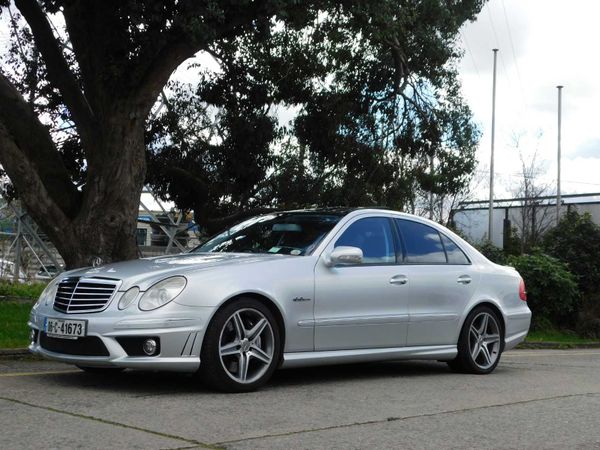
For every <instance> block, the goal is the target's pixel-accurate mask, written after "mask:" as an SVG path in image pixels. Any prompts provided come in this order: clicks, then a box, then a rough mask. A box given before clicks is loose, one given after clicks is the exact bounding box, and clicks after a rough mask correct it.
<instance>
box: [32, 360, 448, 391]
mask: <svg viewBox="0 0 600 450" xmlns="http://www.w3.org/2000/svg"><path fill="white" fill-rule="evenodd" d="M67 367H70V366H66V367H65V368H67ZM452 374H453V373H452V372H451V371H450V370H449V368H448V366H447V365H446V364H445V363H441V362H435V361H398V362H380V363H361V364H344V365H336V366H320V367H306V368H295V369H282V370H278V371H277V372H275V374H274V376H273V378H272V379H271V380H270V381H269V383H268V384H267V385H266V386H265V387H264V388H263V389H268V390H273V389H275V390H279V389H288V388H296V387H303V386H308V385H314V384H319V385H323V384H328V383H339V382H345V381H371V380H377V379H385V378H388V379H398V378H400V379H407V378H412V377H422V376H450V375H452ZM40 382H43V383H48V384H53V385H55V386H57V387H58V386H60V387H66V388H74V387H76V388H82V389H91V390H96V391H111V392H123V393H127V394H130V395H133V396H134V397H136V396H137V397H144V396H154V395H177V394H189V393H192V392H194V393H214V391H212V390H211V389H210V388H208V387H207V386H205V385H204V384H203V383H202V381H201V380H200V379H199V377H197V376H195V375H191V374H181V373H172V372H145V371H133V370H127V371H124V372H120V373H111V374H95V373H86V372H83V371H76V372H69V373H56V374H52V375H48V376H45V377H44V378H43V381H40Z"/></svg>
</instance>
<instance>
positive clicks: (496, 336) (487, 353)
mask: <svg viewBox="0 0 600 450" xmlns="http://www.w3.org/2000/svg"><path fill="white" fill-rule="evenodd" d="M469 351H470V353H471V358H472V359H473V362H474V363H475V364H476V365H477V367H479V368H480V369H482V370H486V369H488V368H490V367H492V366H493V365H494V363H495V362H496V360H497V359H498V357H499V355H500V327H499V326H498V321H497V320H496V318H495V317H494V316H493V315H492V314H490V313H488V312H481V313H479V314H477V315H476V316H475V318H474V319H473V321H472V322H471V327H470V328H469Z"/></svg>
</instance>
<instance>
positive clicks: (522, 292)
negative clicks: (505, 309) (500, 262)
mask: <svg viewBox="0 0 600 450" xmlns="http://www.w3.org/2000/svg"><path fill="white" fill-rule="evenodd" d="M519 298H520V299H521V300H523V301H524V302H526V301H527V291H526V290H525V282H524V281H523V278H521V281H520V282H519Z"/></svg>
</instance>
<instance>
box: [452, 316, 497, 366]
mask: <svg viewBox="0 0 600 450" xmlns="http://www.w3.org/2000/svg"><path fill="white" fill-rule="evenodd" d="M503 341H504V330H503V329H502V325H501V322H500V318H499V317H498V315H497V313H496V312H495V311H494V310H493V309H491V308H490V307H487V306H478V307H477V308H475V309H474V310H473V311H471V312H470V313H469V315H468V316H467V319H466V320H465V323H464V325H463V327H462V330H461V332H460V336H459V339H458V355H457V356H456V358H455V359H453V360H452V361H449V362H448V365H449V366H450V368H451V369H452V370H454V371H456V372H463V373H474V374H487V373H490V372H492V371H493V370H494V369H495V368H496V366H497V365H498V363H499V362H500V355H501V354H502V350H503V345H502V342H503Z"/></svg>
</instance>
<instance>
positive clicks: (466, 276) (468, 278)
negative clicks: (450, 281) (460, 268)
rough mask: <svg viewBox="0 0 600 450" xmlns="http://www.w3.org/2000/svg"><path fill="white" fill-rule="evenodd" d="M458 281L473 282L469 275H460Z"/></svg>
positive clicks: (461, 282)
mask: <svg viewBox="0 0 600 450" xmlns="http://www.w3.org/2000/svg"><path fill="white" fill-rule="evenodd" d="M456 282H457V283H460V284H469V283H470V282H471V277H470V276H469V275H461V276H460V277H458V280H456Z"/></svg>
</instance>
